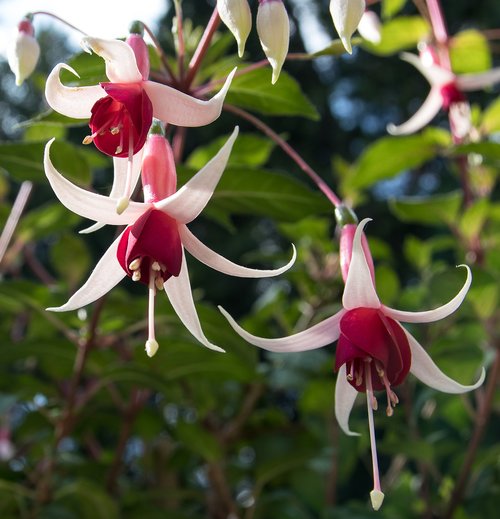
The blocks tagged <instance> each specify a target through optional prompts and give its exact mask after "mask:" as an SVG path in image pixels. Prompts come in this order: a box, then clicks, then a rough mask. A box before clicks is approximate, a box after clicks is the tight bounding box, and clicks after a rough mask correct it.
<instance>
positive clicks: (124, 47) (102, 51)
mask: <svg viewBox="0 0 500 519" xmlns="http://www.w3.org/2000/svg"><path fill="white" fill-rule="evenodd" d="M81 44H82V47H83V48H84V49H85V50H87V49H88V48H90V49H92V50H93V51H94V52H95V53H96V54H97V55H98V56H101V58H103V59H104V61H105V62H106V76H108V79H109V80H110V81H111V82H112V83H137V82H139V81H141V82H142V75H141V73H140V72H139V68H138V67H137V61H136V59H135V54H134V51H133V50H132V47H131V46H130V45H128V44H127V43H125V42H124V41H121V40H103V39H101V38H92V37H90V36H86V37H85V38H83V39H82V42H81Z"/></svg>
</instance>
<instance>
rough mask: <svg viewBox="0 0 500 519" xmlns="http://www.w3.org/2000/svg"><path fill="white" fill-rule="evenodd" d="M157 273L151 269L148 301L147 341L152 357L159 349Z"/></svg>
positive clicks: (147, 351)
mask: <svg viewBox="0 0 500 519" xmlns="http://www.w3.org/2000/svg"><path fill="white" fill-rule="evenodd" d="M155 295H156V288H155V274H154V272H153V269H150V270H149V302H148V340H147V341H146V353H147V355H148V357H152V356H153V355H154V354H155V353H156V352H157V351H158V347H159V346H158V342H157V341H156V338H155Z"/></svg>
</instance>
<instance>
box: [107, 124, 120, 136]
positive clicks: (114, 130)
mask: <svg viewBox="0 0 500 519" xmlns="http://www.w3.org/2000/svg"><path fill="white" fill-rule="evenodd" d="M109 132H110V133H111V135H117V134H119V133H120V126H113V127H112V128H110V129H109Z"/></svg>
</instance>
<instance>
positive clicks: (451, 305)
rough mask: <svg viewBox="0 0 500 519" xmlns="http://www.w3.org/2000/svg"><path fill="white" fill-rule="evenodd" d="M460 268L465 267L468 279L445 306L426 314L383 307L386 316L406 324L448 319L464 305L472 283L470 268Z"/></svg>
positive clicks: (428, 311)
mask: <svg viewBox="0 0 500 519" xmlns="http://www.w3.org/2000/svg"><path fill="white" fill-rule="evenodd" d="M459 267H465V268H466V269H467V279H466V280H465V283H464V286H463V287H462V288H461V289H460V291H459V292H458V294H457V295H456V296H455V297H454V298H453V299H451V300H450V301H448V302H447V303H446V304H444V305H443V306H440V307H439V308H435V309H434V310H427V311H426V312H405V311H402V310H395V309H394V308H389V307H387V306H382V310H383V312H384V314H385V315H387V316H388V317H391V318H392V319H394V320H396V321H403V322H404V323H431V322H433V321H439V320H440V319H444V318H445V317H448V316H449V315H450V314H452V313H453V312H454V311H455V310H457V308H458V307H459V306H460V305H461V304H462V301H463V300H464V298H465V296H466V295H467V292H468V290H469V288H470V285H471V283H472V273H471V270H470V268H469V267H468V266H467V265H459Z"/></svg>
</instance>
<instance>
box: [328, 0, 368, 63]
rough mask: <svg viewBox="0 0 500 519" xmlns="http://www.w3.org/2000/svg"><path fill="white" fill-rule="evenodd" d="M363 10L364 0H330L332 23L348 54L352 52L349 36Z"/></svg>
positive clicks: (356, 25) (356, 26)
mask: <svg viewBox="0 0 500 519" xmlns="http://www.w3.org/2000/svg"><path fill="white" fill-rule="evenodd" d="M364 12H365V0H330V14H331V15H332V19H333V25H335V29H337V32H338V33H339V36H340V39H341V40H342V43H343V45H344V47H345V49H346V51H347V52H348V53H349V54H352V47H351V36H352V34H353V33H354V31H355V30H356V29H357V28H358V25H359V22H360V20H361V17H362V16H363V13H364Z"/></svg>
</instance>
